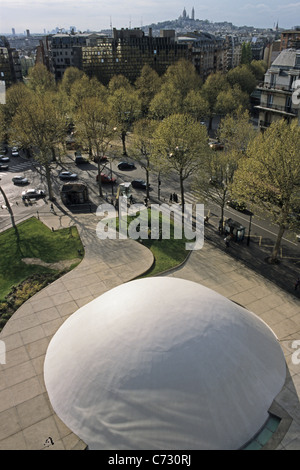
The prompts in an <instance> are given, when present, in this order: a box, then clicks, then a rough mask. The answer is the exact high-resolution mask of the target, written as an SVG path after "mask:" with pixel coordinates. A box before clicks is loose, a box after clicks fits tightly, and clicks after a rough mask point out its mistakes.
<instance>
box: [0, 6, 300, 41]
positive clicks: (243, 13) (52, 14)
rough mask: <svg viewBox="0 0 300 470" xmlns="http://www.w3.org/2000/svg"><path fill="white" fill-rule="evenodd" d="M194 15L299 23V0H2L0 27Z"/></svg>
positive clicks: (141, 22)
mask: <svg viewBox="0 0 300 470" xmlns="http://www.w3.org/2000/svg"><path fill="white" fill-rule="evenodd" d="M193 6H194V8H195V18H196V19H208V20H209V21H213V22H216V21H229V22H232V23H233V24H234V25H236V26H243V25H247V26H256V27H267V28H273V26H274V24H276V23H277V21H278V22H279V26H280V27H282V28H292V27H293V26H296V25H299V24H300V1H297V0H291V1H289V0H214V1H208V0H206V1H205V2H204V1H203V2H199V1H198V2H196V0H164V1H162V0H0V33H11V29H12V28H15V30H16V33H23V32H24V31H25V30H26V29H29V30H30V31H31V32H32V33H34V32H36V33H43V31H44V29H46V31H49V30H52V29H54V28H56V27H59V28H66V29H69V27H70V26H76V28H77V29H78V30H81V31H85V30H87V29H90V30H96V31H99V30H101V29H109V28H110V25H111V24H112V26H113V27H115V28H118V29H119V28H122V27H123V28H129V27H132V28H134V27H140V26H146V25H149V24H151V23H158V22H161V21H166V20H173V19H176V18H178V17H179V16H180V15H181V13H182V11H183V8H184V7H185V8H186V11H187V14H188V15H190V16H191V11H192V7H193Z"/></svg>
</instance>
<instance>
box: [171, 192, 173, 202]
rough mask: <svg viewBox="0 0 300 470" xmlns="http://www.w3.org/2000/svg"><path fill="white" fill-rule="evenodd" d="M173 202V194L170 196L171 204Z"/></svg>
mask: <svg viewBox="0 0 300 470" xmlns="http://www.w3.org/2000/svg"><path fill="white" fill-rule="evenodd" d="M172 201H173V196H172V194H170V202H171V203H172Z"/></svg>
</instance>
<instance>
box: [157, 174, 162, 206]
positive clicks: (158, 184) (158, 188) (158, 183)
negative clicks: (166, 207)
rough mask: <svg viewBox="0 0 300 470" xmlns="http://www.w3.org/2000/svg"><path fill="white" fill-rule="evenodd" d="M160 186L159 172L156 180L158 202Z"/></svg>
mask: <svg viewBox="0 0 300 470" xmlns="http://www.w3.org/2000/svg"><path fill="white" fill-rule="evenodd" d="M160 185H161V180H160V171H159V172H158V179H157V195H158V200H159V201H160Z"/></svg>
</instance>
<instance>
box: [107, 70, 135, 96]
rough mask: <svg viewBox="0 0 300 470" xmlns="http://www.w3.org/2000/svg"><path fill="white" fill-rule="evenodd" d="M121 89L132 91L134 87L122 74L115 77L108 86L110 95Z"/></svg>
mask: <svg viewBox="0 0 300 470" xmlns="http://www.w3.org/2000/svg"><path fill="white" fill-rule="evenodd" d="M120 88H124V89H125V90H128V91H129V90H131V91H132V85H131V83H130V81H129V80H128V78H127V77H125V76H124V75H122V74H119V75H114V76H113V77H112V78H111V79H110V81H109V84H108V91H109V93H111V94H113V93H114V92H115V91H117V90H119V89H120Z"/></svg>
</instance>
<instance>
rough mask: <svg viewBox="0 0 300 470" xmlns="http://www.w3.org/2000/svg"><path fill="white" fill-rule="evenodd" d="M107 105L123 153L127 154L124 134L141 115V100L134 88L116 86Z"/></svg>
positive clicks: (125, 134)
mask: <svg viewBox="0 0 300 470" xmlns="http://www.w3.org/2000/svg"><path fill="white" fill-rule="evenodd" d="M108 105H109V106H110V109H111V113H112V119H113V121H114V122H115V123H116V127H117V129H118V132H119V135H120V138H121V141H122V146H123V155H127V150H126V136H127V133H128V132H129V130H130V129H131V126H132V124H133V123H134V122H135V121H136V120H137V119H138V118H139V117H140V116H141V100H140V99H139V97H138V94H137V92H136V91H135V90H132V89H131V88H130V89H127V88H118V89H117V90H115V91H114V93H113V94H112V95H110V96H109V98H108Z"/></svg>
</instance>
